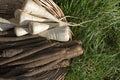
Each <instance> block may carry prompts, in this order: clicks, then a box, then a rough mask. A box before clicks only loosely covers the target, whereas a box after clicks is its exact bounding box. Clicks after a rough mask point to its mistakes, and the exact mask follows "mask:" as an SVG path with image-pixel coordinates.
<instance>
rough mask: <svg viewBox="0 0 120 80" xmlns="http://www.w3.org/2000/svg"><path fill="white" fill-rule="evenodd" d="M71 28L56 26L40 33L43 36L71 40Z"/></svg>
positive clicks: (58, 39)
mask: <svg viewBox="0 0 120 80" xmlns="http://www.w3.org/2000/svg"><path fill="white" fill-rule="evenodd" d="M70 32H71V30H70V28H69V27H55V28H53V29H50V30H47V31H44V32H41V33H39V35H40V36H41V37H46V38H47V39H52V40H57V41H69V39H71V33H70Z"/></svg>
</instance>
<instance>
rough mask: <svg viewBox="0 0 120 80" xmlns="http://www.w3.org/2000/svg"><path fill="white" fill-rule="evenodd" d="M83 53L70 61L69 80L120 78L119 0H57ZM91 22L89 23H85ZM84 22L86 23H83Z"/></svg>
mask: <svg viewBox="0 0 120 80" xmlns="http://www.w3.org/2000/svg"><path fill="white" fill-rule="evenodd" d="M56 2H57V4H58V5H59V6H60V7H61V9H62V10H63V12H64V13H65V15H66V16H74V17H77V18H68V21H69V22H74V23H83V24H81V25H80V26H77V27H71V29H72V31H73V33H74V35H73V39H74V40H81V41H82V43H83V48H84V55H82V56H80V57H77V58H75V59H73V60H72V61H71V66H70V68H69V73H68V75H67V77H66V80H120V1H119V0H57V1H56ZM86 21H90V22H86ZM84 22H85V23H84Z"/></svg>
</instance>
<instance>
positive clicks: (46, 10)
mask: <svg viewBox="0 0 120 80" xmlns="http://www.w3.org/2000/svg"><path fill="white" fill-rule="evenodd" d="M0 4H1V5H0V17H1V18H0V80H64V79H65V75H66V74H67V71H68V67H69V65H70V60H71V59H72V58H74V57H77V56H80V55H82V54H83V49H82V45H81V42H79V41H71V40H70V39H71V30H70V28H69V25H70V24H69V23H68V22H67V20H66V18H65V16H64V14H63V12H62V10H61V9H60V8H59V7H58V6H57V5H56V4H55V3H54V2H53V0H11V1H10V0H0ZM22 4H23V5H22ZM5 5H7V6H8V7H5ZM13 15H14V17H13ZM3 17H4V18H3Z"/></svg>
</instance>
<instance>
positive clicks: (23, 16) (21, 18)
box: [15, 9, 49, 26]
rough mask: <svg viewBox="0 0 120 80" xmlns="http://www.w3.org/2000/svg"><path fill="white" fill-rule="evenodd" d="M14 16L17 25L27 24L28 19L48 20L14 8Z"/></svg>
mask: <svg viewBox="0 0 120 80" xmlns="http://www.w3.org/2000/svg"><path fill="white" fill-rule="evenodd" d="M15 18H16V19H17V20H18V22H19V25H21V26H23V25H27V24H29V22H30V21H38V22H45V21H48V22H49V20H48V19H45V18H40V17H36V16H33V15H30V14H28V13H26V12H24V11H22V10H20V9H18V10H16V12H15Z"/></svg>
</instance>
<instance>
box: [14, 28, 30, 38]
mask: <svg viewBox="0 0 120 80" xmlns="http://www.w3.org/2000/svg"><path fill="white" fill-rule="evenodd" d="M14 32H15V34H16V36H24V35H26V34H29V30H28V28H25V27H15V28H14Z"/></svg>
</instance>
